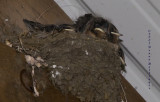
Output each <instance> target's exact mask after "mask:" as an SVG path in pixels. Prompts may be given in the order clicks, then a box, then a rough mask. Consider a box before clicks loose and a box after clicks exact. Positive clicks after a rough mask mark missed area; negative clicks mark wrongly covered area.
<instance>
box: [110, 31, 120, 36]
mask: <svg viewBox="0 0 160 102" xmlns="http://www.w3.org/2000/svg"><path fill="white" fill-rule="evenodd" d="M111 33H112V34H114V35H116V36H123V34H120V33H115V32H111Z"/></svg>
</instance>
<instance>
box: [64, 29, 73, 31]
mask: <svg viewBox="0 0 160 102" xmlns="http://www.w3.org/2000/svg"><path fill="white" fill-rule="evenodd" d="M64 30H65V31H70V32H74V29H64Z"/></svg>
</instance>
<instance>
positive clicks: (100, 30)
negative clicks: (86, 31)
mask: <svg viewBox="0 0 160 102" xmlns="http://www.w3.org/2000/svg"><path fill="white" fill-rule="evenodd" d="M94 30H95V31H99V32H101V33H105V32H104V31H103V30H102V29H101V28H95V29H94Z"/></svg>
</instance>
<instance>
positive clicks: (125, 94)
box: [120, 82, 127, 102]
mask: <svg viewBox="0 0 160 102" xmlns="http://www.w3.org/2000/svg"><path fill="white" fill-rule="evenodd" d="M120 85H121V88H122V90H123V93H124V98H125V100H126V102H127V97H126V93H125V91H124V88H123V86H122V84H121V82H120Z"/></svg>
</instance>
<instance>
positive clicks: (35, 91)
mask: <svg viewBox="0 0 160 102" xmlns="http://www.w3.org/2000/svg"><path fill="white" fill-rule="evenodd" d="M32 81H33V90H34V96H35V97H38V96H39V92H38V90H37V88H36V82H35V80H34V66H32Z"/></svg>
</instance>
